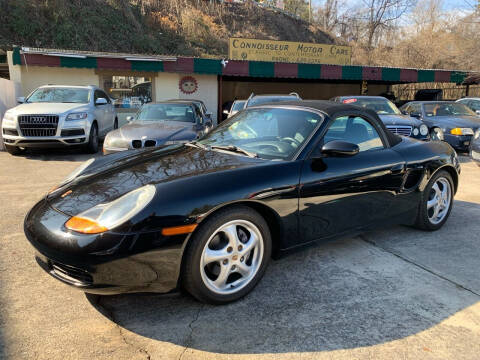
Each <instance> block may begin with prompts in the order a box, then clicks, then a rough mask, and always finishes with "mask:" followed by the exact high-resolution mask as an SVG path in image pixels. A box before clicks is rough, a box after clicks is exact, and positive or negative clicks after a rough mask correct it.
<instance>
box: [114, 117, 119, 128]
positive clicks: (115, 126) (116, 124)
mask: <svg viewBox="0 0 480 360" xmlns="http://www.w3.org/2000/svg"><path fill="white" fill-rule="evenodd" d="M116 129H118V119H117V118H115V120H114V121H113V130H116Z"/></svg>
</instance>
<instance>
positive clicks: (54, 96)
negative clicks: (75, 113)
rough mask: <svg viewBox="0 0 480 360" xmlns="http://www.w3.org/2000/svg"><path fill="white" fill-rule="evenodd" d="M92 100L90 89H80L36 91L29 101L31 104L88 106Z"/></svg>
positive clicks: (44, 89)
mask: <svg viewBox="0 0 480 360" xmlns="http://www.w3.org/2000/svg"><path fill="white" fill-rule="evenodd" d="M89 100H90V90H89V89H78V88H64V87H61V88H55V87H48V88H40V89H37V90H35V91H34V92H33V93H32V94H31V95H30V96H29V97H28V99H27V102H29V103H39V102H46V103H78V104H88V102H89Z"/></svg>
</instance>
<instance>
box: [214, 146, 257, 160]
mask: <svg viewBox="0 0 480 360" xmlns="http://www.w3.org/2000/svg"><path fill="white" fill-rule="evenodd" d="M212 149H219V150H226V151H232V152H236V153H241V154H244V155H247V156H248V157H251V158H256V157H258V154H257V153H254V152H250V151H248V150H245V149H242V148H240V147H238V146H235V145H212Z"/></svg>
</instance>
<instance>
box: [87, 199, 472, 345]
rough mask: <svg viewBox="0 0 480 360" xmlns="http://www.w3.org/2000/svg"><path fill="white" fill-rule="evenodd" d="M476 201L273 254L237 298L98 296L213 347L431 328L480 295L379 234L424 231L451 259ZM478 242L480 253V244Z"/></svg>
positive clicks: (163, 333) (142, 325)
mask: <svg viewBox="0 0 480 360" xmlns="http://www.w3.org/2000/svg"><path fill="white" fill-rule="evenodd" d="M467 204H469V203H467ZM460 205H462V204H460ZM470 205H472V206H477V207H478V205H477V204H470ZM477 210H478V209H477ZM470 211H471V209H470V207H468V206H457V207H456V208H454V212H453V213H452V217H451V218H450V220H449V222H447V226H445V227H444V228H443V229H442V230H440V231H437V232H435V233H425V232H420V231H416V230H413V229H411V228H406V227H400V226H398V227H392V228H389V229H388V230H383V231H379V232H373V233H370V234H365V235H362V238H364V239H367V241H364V240H362V239H361V238H350V239H344V240H339V241H337V242H332V243H328V244H322V245H319V246H316V247H312V248H309V249H306V250H304V251H302V252H299V253H295V254H293V255H290V256H288V257H285V258H282V259H280V260H278V261H272V262H271V263H270V266H269V268H268V270H267V273H266V275H265V277H264V279H263V280H262V281H261V282H260V284H259V285H258V286H257V287H256V288H255V289H254V291H253V292H252V293H251V294H250V295H248V296H247V297H246V298H244V299H242V300H240V301H238V302H236V303H233V304H229V305H224V306H211V305H202V304H200V303H198V302H197V301H195V300H194V299H192V298H191V297H189V296H188V295H181V294H178V295H174V296H172V295H168V296H162V295H155V294H138V295H135V294H132V295H118V296H110V297H100V298H99V299H100V300H99V303H96V300H92V299H93V298H92V297H89V298H90V301H91V302H92V304H93V305H94V306H95V307H96V308H97V310H98V311H100V312H102V313H103V314H104V315H105V316H108V317H110V318H111V319H112V320H113V321H114V322H116V323H117V324H119V325H120V326H122V327H124V328H125V329H128V330H129V331H132V332H134V333H136V334H139V335H141V336H144V337H148V338H151V339H154V340H160V341H163V342H170V343H174V344H177V345H180V346H188V347H190V348H194V349H197V350H203V351H209V352H218V353H229V354H240V353H244V354H245V353H291V352H312V351H328V350H336V349H352V348H357V347H364V346H370V345H375V344H381V343H385V342H388V341H392V340H396V339H402V338H405V337H407V336H409V335H414V334H417V333H419V332H422V331H424V330H427V329H429V328H431V327H433V326H435V325H437V324H439V323H440V322H442V321H443V320H445V319H447V318H449V317H450V316H452V315H453V314H455V313H457V312H459V311H461V310H463V309H465V308H467V307H469V306H470V305H472V304H475V303H476V302H477V301H479V297H478V296H477V295H475V294H474V293H472V292H470V291H468V290H466V289H462V288H461V287H459V286H456V285H455V283H454V282H451V281H448V280H445V279H444V278H442V277H440V276H437V275H436V274H435V273H434V272H429V271H426V270H425V269H422V268H421V267H419V266H416V265H415V263H414V261H415V253H414V252H412V255H411V257H412V259H413V260H412V261H405V260H404V259H402V258H399V257H398V256H397V255H394V254H392V253H390V252H388V251H386V250H385V249H383V248H382V247H381V246H377V245H376V244H381V243H382V241H385V242H387V241H388V239H389V238H391V237H392V235H394V237H396V238H397V239H405V241H408V240H410V242H414V241H417V242H418V246H417V251H418V252H419V253H420V254H423V255H425V254H428V252H431V253H432V254H433V257H434V258H437V259H440V258H442V256H443V259H444V262H448V259H449V256H450V254H449V253H448V252H445V248H448V246H447V243H450V248H452V245H453V247H455V246H461V245H462V243H458V242H457V245H455V244H453V243H452V241H457V240H455V239H456V238H457V237H458V235H459V234H458V228H457V226H456V224H457V220H458V219H461V218H465V217H466V216H468V214H469V212H470ZM470 224H472V223H471V222H470ZM462 226H463V229H462V231H463V234H468V233H469V232H470V231H473V230H478V225H477V224H475V225H469V223H468V222H462ZM439 235H441V238H442V239H443V240H442V241H441V243H442V244H444V246H441V244H439V243H438V242H437V245H436V246H437V248H438V249H439V250H438V251H437V250H436V247H435V244H433V240H432V239H434V238H435V236H436V237H438V236H439ZM423 238H425V239H426V241H425V243H423V244H422V239H423ZM399 246H400V245H399ZM470 246H476V247H475V249H474V251H476V253H477V254H480V244H476V245H473V243H472V244H470ZM467 251H470V252H471V251H473V250H472V249H470V248H468V249H467ZM420 258H421V256H420ZM454 259H455V261H462V259H458V258H455V257H454ZM475 259H476V260H475ZM479 259H480V256H478V257H469V258H467V260H468V261H471V262H473V263H471V264H468V266H472V268H474V269H478V267H479V265H480V260H479ZM446 271H447V273H444V274H442V276H444V277H449V276H450V274H449V273H448V271H455V268H447V270H446ZM466 285H468V281H467V282H466ZM105 309H106V310H105ZM466 336H467V335H466Z"/></svg>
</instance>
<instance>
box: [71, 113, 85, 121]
mask: <svg viewBox="0 0 480 360" xmlns="http://www.w3.org/2000/svg"><path fill="white" fill-rule="evenodd" d="M87 117H88V114H87V113H85V112H79V113H71V114H68V115H67V118H66V120H83V119H86V118H87Z"/></svg>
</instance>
